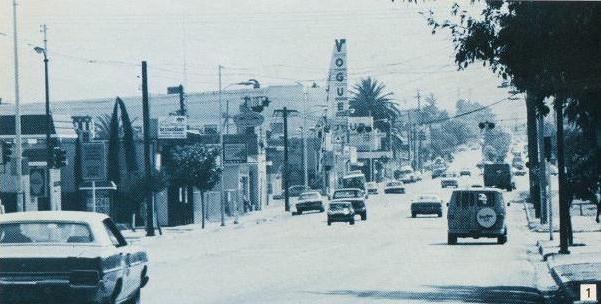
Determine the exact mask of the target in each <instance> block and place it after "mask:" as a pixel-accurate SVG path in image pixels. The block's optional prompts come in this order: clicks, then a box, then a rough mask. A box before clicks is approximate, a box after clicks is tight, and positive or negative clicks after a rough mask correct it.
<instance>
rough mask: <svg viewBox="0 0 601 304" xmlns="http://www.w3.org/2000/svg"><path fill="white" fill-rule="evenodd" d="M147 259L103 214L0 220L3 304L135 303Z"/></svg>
mask: <svg viewBox="0 0 601 304" xmlns="http://www.w3.org/2000/svg"><path fill="white" fill-rule="evenodd" d="M147 282H148V256H147V254H146V251H144V250H143V249H141V248H139V247H136V246H133V245H131V244H129V243H128V242H127V241H126V240H125V238H124V237H123V235H121V232H120V231H119V229H118V228H117V226H116V225H115V224H114V223H113V221H112V220H111V219H110V218H109V217H108V216H107V215H105V214H99V213H92V212H78V211H31V212H20V213H11V214H5V215H2V217H0V292H1V295H0V296H1V299H2V300H1V301H0V302H2V303H3V304H6V303H32V302H36V303H37V302H44V301H47V300H48V299H52V301H53V302H56V303H67V302H68V303H71V302H73V301H74V299H76V301H77V302H78V303H84V302H85V303H103V304H104V303H139V301H140V290H141V289H142V288H143V287H144V286H145V285H146V283H147Z"/></svg>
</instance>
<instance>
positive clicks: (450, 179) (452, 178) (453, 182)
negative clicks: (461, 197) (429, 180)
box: [440, 171, 459, 188]
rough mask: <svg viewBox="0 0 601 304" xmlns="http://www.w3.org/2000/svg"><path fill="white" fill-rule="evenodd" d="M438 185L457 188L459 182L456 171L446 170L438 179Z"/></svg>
mask: <svg viewBox="0 0 601 304" xmlns="http://www.w3.org/2000/svg"><path fill="white" fill-rule="evenodd" d="M440 187H442V188H447V187H453V188H457V187H459V182H458V181H457V173H455V172H452V171H451V172H446V173H445V174H443V175H442V179H441V180H440Z"/></svg>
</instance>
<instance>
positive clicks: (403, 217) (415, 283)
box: [142, 151, 541, 303]
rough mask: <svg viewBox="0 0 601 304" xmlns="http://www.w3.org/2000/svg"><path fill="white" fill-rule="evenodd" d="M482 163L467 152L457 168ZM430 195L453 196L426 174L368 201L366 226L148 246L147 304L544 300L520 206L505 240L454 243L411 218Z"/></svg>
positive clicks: (438, 225) (272, 225) (442, 227)
mask: <svg viewBox="0 0 601 304" xmlns="http://www.w3.org/2000/svg"><path fill="white" fill-rule="evenodd" d="M477 159H479V152H476V151H466V152H464V153H462V154H460V155H458V157H457V158H456V160H455V163H456V164H457V165H456V167H457V168H458V169H459V168H461V167H463V166H469V165H472V167H473V168H475V167H474V166H473V164H474V162H475V161H476V160H477ZM474 174H478V172H477V170H474ZM524 181H525V179H524V180H522V181H518V186H519V187H522V186H523V185H526V184H525V182H524ZM462 182H466V183H469V182H468V181H465V180H464V181H462ZM432 192H434V193H438V194H439V195H440V196H441V197H442V198H443V199H445V200H447V199H448V197H449V196H450V192H451V190H442V189H440V185H439V180H434V181H433V180H431V179H429V178H426V179H425V180H424V181H422V182H419V183H416V184H411V185H408V193H407V194H405V195H402V194H395V195H393V194H380V195H375V196H371V197H370V200H369V202H368V220H367V221H365V222H363V221H358V222H357V223H356V224H355V225H354V226H350V225H348V224H343V223H334V224H332V226H327V225H326V216H325V213H314V214H310V213H309V214H303V215H302V216H289V215H282V216H281V217H279V218H277V219H276V220H274V221H269V222H266V223H263V224H260V225H257V224H252V225H243V226H239V227H238V228H236V229H234V228H231V227H230V229H225V230H220V231H203V232H194V231H193V232H188V233H183V234H181V235H177V236H171V237H169V238H166V239H162V240H161V241H160V242H159V241H152V242H147V245H148V246H149V250H150V254H151V259H152V263H151V282H150V283H149V285H148V286H147V287H146V288H145V289H144V290H143V297H142V300H143V303H389V302H390V303H397V302H398V303H441V302H445V303H455V302H457V303H461V302H470V303H541V297H540V295H539V293H538V292H537V290H536V289H535V288H534V286H535V284H536V283H535V282H536V281H537V276H536V272H535V269H534V265H533V264H532V263H531V262H530V261H529V256H528V253H527V252H528V249H529V248H531V247H532V245H533V244H534V236H532V235H531V234H530V233H529V232H528V230H527V228H526V225H525V217H524V214H523V211H522V210H521V206H520V205H518V204H512V206H510V207H509V209H508V224H509V241H508V243H507V244H505V245H497V244H496V240H495V239H480V240H467V239H466V240H463V239H460V243H459V245H456V246H449V245H447V244H446V236H447V234H446V224H447V223H446V217H444V216H443V217H442V218H437V217H419V218H411V217H410V212H409V199H410V198H411V197H413V196H414V195H416V194H419V193H432ZM515 194H516V193H515V192H513V193H506V200H509V199H510V198H511V196H512V195H515ZM445 216H446V212H445Z"/></svg>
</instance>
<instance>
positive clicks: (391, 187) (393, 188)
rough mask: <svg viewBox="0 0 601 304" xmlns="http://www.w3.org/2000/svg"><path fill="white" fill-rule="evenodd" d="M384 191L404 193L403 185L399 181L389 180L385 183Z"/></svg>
mask: <svg viewBox="0 0 601 304" xmlns="http://www.w3.org/2000/svg"><path fill="white" fill-rule="evenodd" d="M384 193H400V194H403V193H405V185H404V184H403V182H401V181H391V182H388V183H386V186H385V187H384Z"/></svg>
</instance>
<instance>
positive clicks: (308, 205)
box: [296, 191, 324, 214]
mask: <svg viewBox="0 0 601 304" xmlns="http://www.w3.org/2000/svg"><path fill="white" fill-rule="evenodd" d="M311 210H315V211H319V212H324V207H323V199H322V197H321V193H319V192H317V191H308V192H303V193H301V195H300V196H299V197H298V202H297V203H296V213H297V214H303V212H304V211H311Z"/></svg>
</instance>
